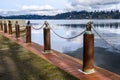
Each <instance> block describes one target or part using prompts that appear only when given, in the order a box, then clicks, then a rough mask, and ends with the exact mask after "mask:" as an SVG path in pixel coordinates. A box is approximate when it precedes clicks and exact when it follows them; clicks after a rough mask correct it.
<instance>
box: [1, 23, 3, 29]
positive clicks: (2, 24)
mask: <svg viewBox="0 0 120 80" xmlns="http://www.w3.org/2000/svg"><path fill="white" fill-rule="evenodd" d="M1 30H2V31H3V23H2V21H1Z"/></svg>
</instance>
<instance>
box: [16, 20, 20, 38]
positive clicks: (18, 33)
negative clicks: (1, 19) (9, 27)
mask: <svg viewBox="0 0 120 80" xmlns="http://www.w3.org/2000/svg"><path fill="white" fill-rule="evenodd" d="M15 34H16V38H19V37H20V26H19V24H18V21H16V23H15Z"/></svg>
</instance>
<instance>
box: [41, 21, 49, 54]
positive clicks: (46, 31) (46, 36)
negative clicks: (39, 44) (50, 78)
mask: <svg viewBox="0 0 120 80" xmlns="http://www.w3.org/2000/svg"><path fill="white" fill-rule="evenodd" d="M44 24H45V27H44V28H43V31H44V53H50V50H51V42H50V28H49V27H48V23H47V22H46V21H45V23H44Z"/></svg>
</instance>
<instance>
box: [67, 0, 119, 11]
mask: <svg viewBox="0 0 120 80" xmlns="http://www.w3.org/2000/svg"><path fill="white" fill-rule="evenodd" d="M69 1H70V6H71V7H72V9H73V10H77V11H80V10H88V11H91V10H111V9H120V0H69ZM68 8H69V7H68Z"/></svg>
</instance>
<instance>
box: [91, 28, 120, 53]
mask: <svg viewBox="0 0 120 80" xmlns="http://www.w3.org/2000/svg"><path fill="white" fill-rule="evenodd" d="M92 29H93V30H94V31H95V33H96V34H97V35H98V36H99V37H100V38H101V39H102V40H103V41H105V42H106V43H107V44H108V45H109V46H111V47H112V48H113V49H115V50H118V51H119V52H120V50H119V49H117V48H116V47H115V46H113V45H112V44H110V43H109V42H108V41H107V40H105V39H104V38H103V37H102V36H101V35H100V34H99V33H98V32H97V31H96V30H95V28H92Z"/></svg>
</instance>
